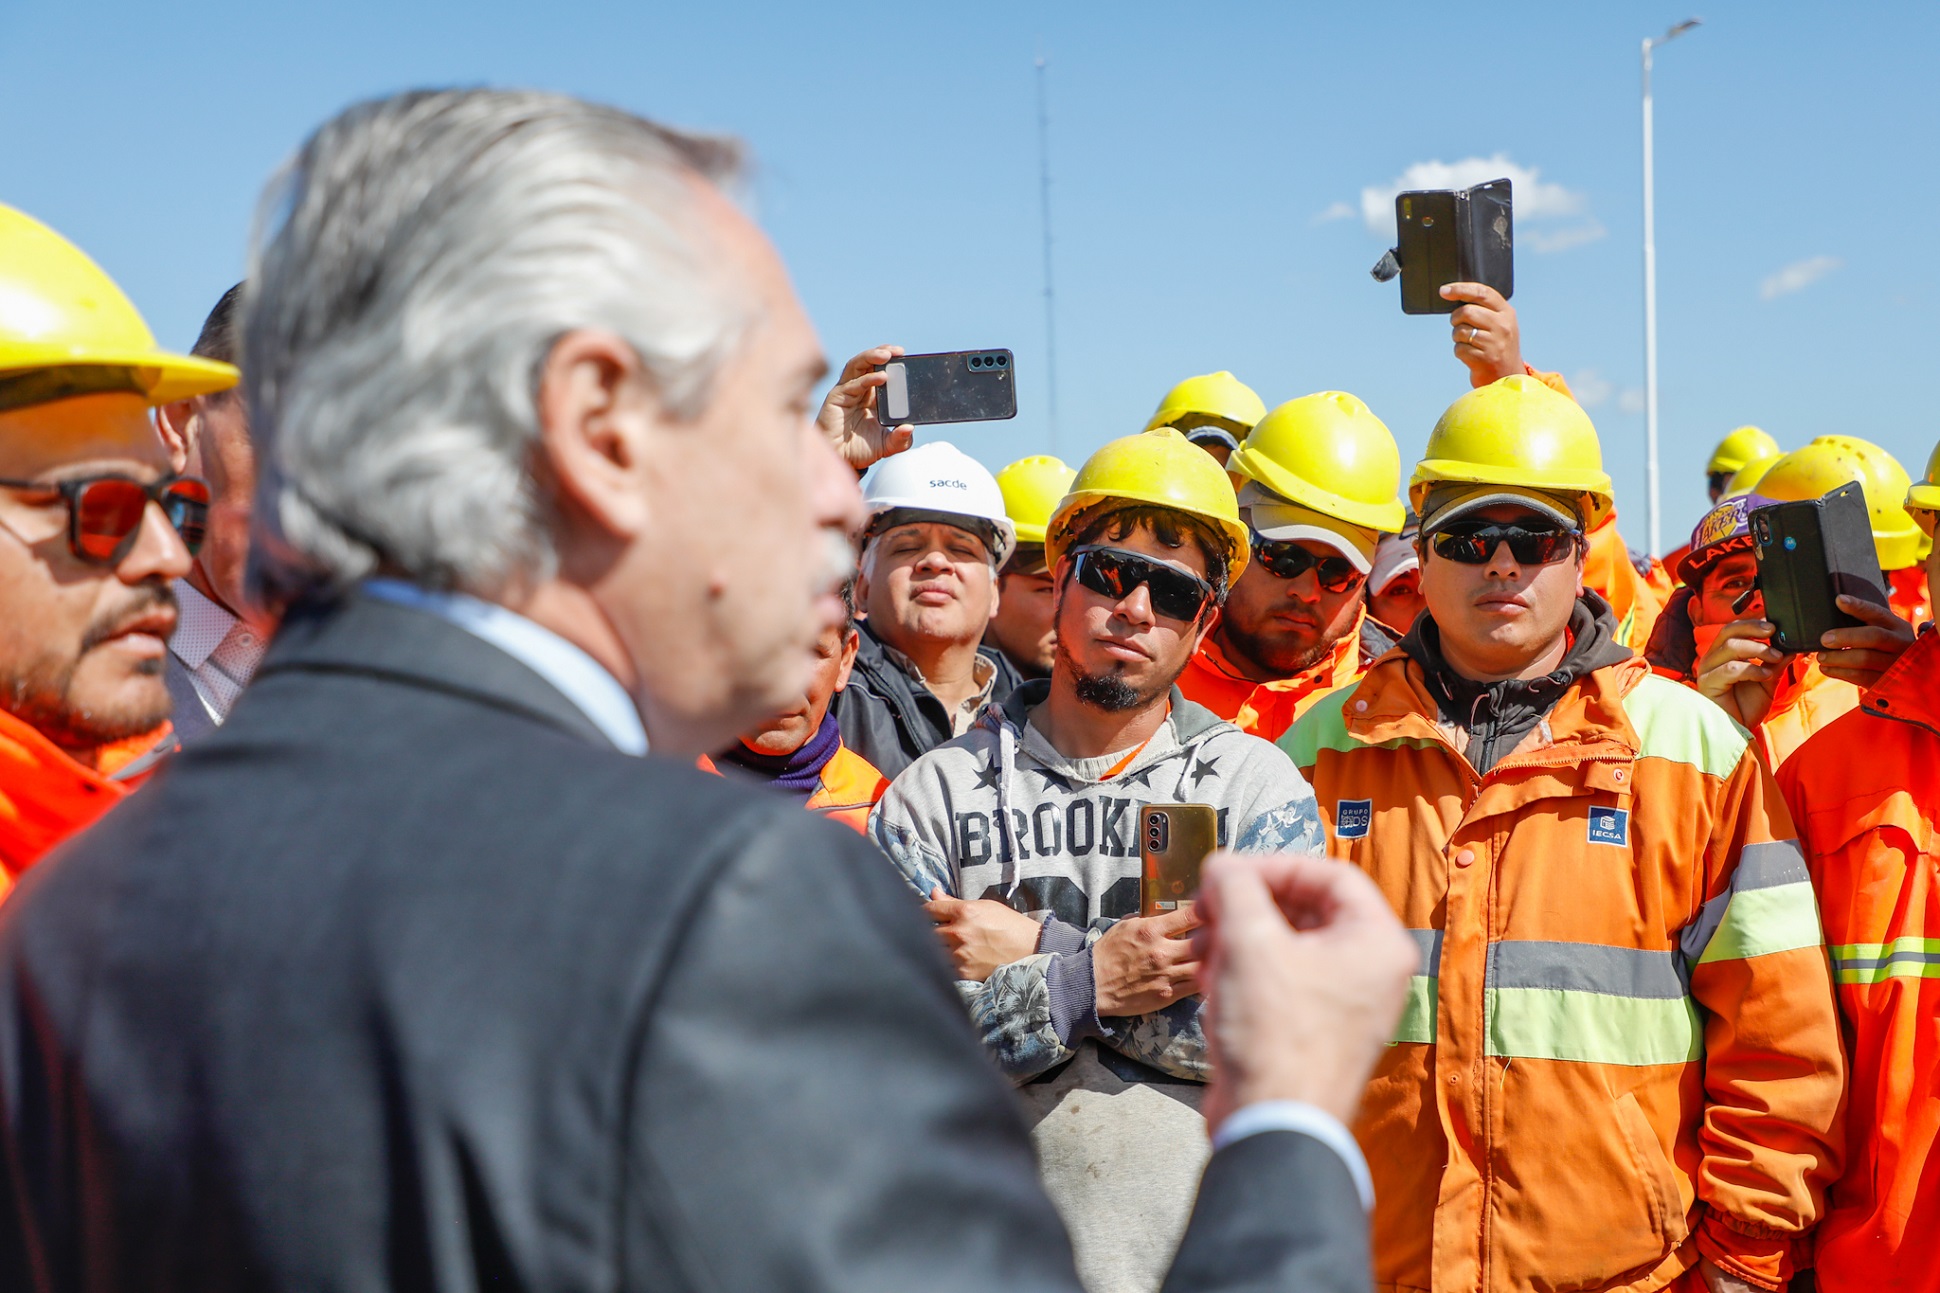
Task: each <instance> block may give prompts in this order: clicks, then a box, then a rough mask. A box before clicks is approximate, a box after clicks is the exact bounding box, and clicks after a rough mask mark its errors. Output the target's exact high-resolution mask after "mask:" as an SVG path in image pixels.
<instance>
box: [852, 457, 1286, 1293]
mask: <svg viewBox="0 0 1940 1293" xmlns="http://www.w3.org/2000/svg"><path fill="white" fill-rule="evenodd" d="M1045 556H1046V559H1047V560H1048V561H1049V563H1050V567H1051V570H1052V571H1053V572H1054V579H1055V581H1056V588H1057V607H1056V629H1057V650H1056V658H1055V661H1054V663H1053V665H1052V668H1051V676H1050V677H1049V678H1048V679H1041V680H1036V681H1032V682H1027V683H1023V684H1020V685H1019V686H1018V687H1017V689H1016V690H1014V691H1013V692H1012V693H1011V695H1010V697H1009V699H1008V700H1006V701H1005V702H1004V703H1002V704H1001V705H995V706H992V707H991V708H989V709H988V710H986V711H985V712H984V716H983V718H982V719H981V720H980V721H979V722H978V723H977V725H976V727H975V728H974V729H973V730H972V731H970V732H969V733H967V734H965V735H964V736H962V737H959V738H958V739H956V740H953V741H950V742H949V743H947V744H945V745H943V746H940V747H939V748H937V749H936V750H933V751H931V752H930V753H929V754H928V755H926V756H924V757H923V758H921V759H918V760H917V761H916V762H915V763H913V764H911V765H910V767H909V769H908V771H906V772H904V773H903V774H902V775H901V776H900V777H898V778H897V779H896V780H895V782H894V783H893V784H892V785H891V786H890V789H889V793H888V794H887V795H885V796H884V797H883V801H882V803H881V805H880V806H879V807H878V808H877V810H876V814H875V816H874V817H873V818H872V819H871V823H870V829H871V833H872V834H873V835H874V837H875V839H876V842H877V843H878V844H879V845H880V846H881V847H882V848H883V849H884V851H885V852H887V853H888V855H889V857H890V859H891V860H892V861H893V862H894V863H895V864H896V866H897V867H898V868H899V869H900V870H901V871H902V873H903V874H904V875H905V876H906V877H907V878H908V879H909V881H910V883H911V884H912V885H913V886H915V888H916V889H917V891H918V892H919V893H921V894H922V895H923V896H924V897H925V899H926V900H927V902H926V906H925V909H926V910H927V912H928V913H929V915H930V918H931V919H932V920H933V921H934V922H935V923H936V926H937V932H938V934H939V935H940V936H941V937H942V939H943V943H944V946H945V948H946V949H947V950H948V951H949V953H950V955H951V957H952V959H953V960H954V962H955V965H956V971H957V976H958V978H959V980H960V982H959V984H958V987H959V990H960V991H961V992H962V994H963V996H964V999H965V1002H966V1004H967V1005H968V1007H969V1010H970V1013H971V1017H972V1020H973V1022H974V1023H975V1024H976V1026H977V1029H978V1031H979V1032H980V1033H981V1034H982V1035H983V1038H984V1042H985V1044H986V1046H988V1048H989V1049H990V1051H991V1052H992V1054H993V1055H994V1056H995V1058H996V1060H997V1062H998V1063H999V1065H1001V1067H1002V1068H1003V1070H1004V1071H1005V1073H1007V1074H1008V1075H1009V1076H1010V1077H1011V1079H1012V1080H1013V1081H1015V1082H1017V1083H1019V1084H1020V1087H1021V1089H1022V1093H1023V1095H1024V1097H1025V1101H1026V1104H1027V1106H1028V1107H1029V1111H1030V1115H1031V1117H1032V1119H1033V1122H1034V1124H1035V1126H1034V1131H1033V1136H1034V1138H1035V1140H1036V1142H1037V1149H1038V1157H1039V1161H1040V1163H1041V1165H1042V1171H1043V1174H1044V1180H1045V1185H1046V1188H1047V1189H1048V1191H1049V1192H1050V1195H1051V1198H1052V1200H1053V1201H1054V1202H1055V1203H1056V1204H1057V1206H1058V1209H1059V1211H1060V1212H1061V1213H1062V1214H1063V1216H1064V1219H1065V1222H1066V1224H1067V1225H1068V1226H1069V1227H1070V1229H1071V1232H1072V1238H1073V1241H1074V1243H1075V1245H1076V1248H1077V1253H1078V1267H1079V1270H1080V1272H1081V1273H1082V1274H1083V1276H1084V1278H1085V1283H1086V1285H1087V1286H1088V1287H1091V1288H1111V1289H1119V1288H1126V1289H1152V1288H1156V1287H1157V1285H1158V1282H1159V1278H1160V1276H1161V1275H1162V1274H1163V1272H1164V1270H1165V1268H1166V1264H1167V1263H1168V1261H1169V1260H1170V1258H1171V1254H1172V1249H1173V1247H1174V1246H1175V1245H1176V1243H1177V1241H1178V1237H1179V1235H1180V1233H1181V1231H1182V1230H1183V1228H1184V1226H1185V1221H1186V1215H1187V1211H1188V1209H1189V1207H1190V1203H1191V1199H1192V1191H1193V1182H1194V1181H1195V1180H1196V1179H1197V1176H1198V1172H1199V1169H1200V1166H1201V1164H1202V1162H1203V1161H1204V1157H1205V1154H1206V1139H1205V1124H1204V1120H1203V1119H1202V1117H1201V1116H1200V1112H1199V1110H1200V1102H1201V1093H1202V1087H1201V1084H1202V1083H1204V1082H1205V1081H1206V1078H1207V1072H1208V1066H1207V1057H1206V1042H1205V1036H1204V1033H1203V1031H1202V1029H1201V1022H1200V998H1199V997H1198V996H1197V995H1196V994H1197V992H1198V990H1199V989H1198V985H1197V982H1196V975H1197V972H1198V968H1199V967H1198V964H1197V956H1196V954H1195V951H1194V945H1193V943H1192V942H1191V939H1190V935H1191V933H1192V930H1193V929H1194V927H1195V925H1196V924H1197V921H1196V920H1195V918H1194V915H1193V913H1192V911H1191V910H1190V909H1189V908H1188V909H1182V910H1178V911H1174V912H1171V913H1166V914H1160V915H1155V916H1149V917H1148V916H1141V915H1140V914H1139V912H1140V909H1141V908H1140V901H1139V898H1140V895H1139V888H1140V884H1139V881H1140V860H1139V838H1138V826H1137V817H1138V808H1139V805H1140V804H1142V803H1167V802H1183V801H1191V802H1195V803H1203V804H1210V805H1212V806H1213V807H1215V808H1216V809H1217V810H1218V812H1219V825H1220V843H1221V844H1227V843H1230V844H1231V846H1232V847H1233V848H1234V849H1236V850H1237V851H1240V852H1274V851H1280V850H1288V851H1293V852H1318V850H1319V847H1320V833H1319V823H1318V817H1317V815H1316V810H1315V807H1314V802H1313V796H1312V794H1311V793H1310V792H1309V791H1308V789H1307V787H1306V785H1305V783H1304V782H1302V780H1301V779H1300V777H1299V775H1298V774H1297V773H1296V772H1295V771H1294V769H1293V767H1292V765H1291V764H1289V763H1288V762H1287V761H1286V760H1285V759H1284V758H1282V757H1280V756H1279V755H1278V754H1277V753H1276V752H1275V751H1274V750H1273V749H1272V747H1271V746H1269V745H1268V744H1267V743H1266V742H1264V741H1261V740H1259V739H1257V738H1255V737H1251V736H1248V735H1246V734H1245V733H1243V732H1241V731H1240V730H1239V729H1238V728H1236V727H1234V726H1233V725H1232V724H1231V723H1227V722H1223V721H1221V720H1220V719H1219V717H1218V716H1217V715H1215V714H1213V713H1212V712H1210V711H1209V710H1207V709H1205V708H1203V707H1202V706H1199V705H1197V704H1194V703H1193V702H1192V701H1190V700H1188V699H1186V698H1185V697H1184V696H1183V695H1181V694H1180V692H1179V691H1178V689H1177V688H1176V686H1175V685H1174V684H1175V683H1176V681H1177V679H1178V677H1179V675H1180V673H1181V672H1182V671H1183V670H1184V669H1185V666H1186V661H1187V660H1188V659H1189V658H1190V657H1191V655H1192V653H1193V651H1194V650H1195V649H1197V647H1198V646H1199V644H1200V642H1201V640H1202V639H1203V638H1204V637H1205V635H1206V633H1207V632H1208V630H1209V628H1210V626H1211V623H1212V620H1213V617H1214V614H1215V612H1216V611H1217V608H1218V606H1219V603H1220V601H1221V600H1222V599H1223V598H1224V596H1225V593H1226V589H1227V587H1228V584H1229V581H1230V580H1231V578H1232V576H1233V575H1234V574H1236V573H1238V572H1240V571H1243V570H1244V569H1245V568H1246V562H1247V531H1246V527H1245V525H1244V523H1243V522H1242V521H1241V520H1240V517H1239V507H1238V503H1237V500H1236V499H1235V498H1234V495H1233V489H1232V485H1231V483H1230V482H1229V481H1228V480H1227V479H1226V475H1225V473H1224V472H1222V471H1221V470H1220V469H1219V465H1218V464H1217V463H1216V462H1214V461H1213V459H1212V458H1211V457H1210V456H1209V455H1207V454H1205V453H1203V452H1202V451H1200V450H1199V449H1198V448H1196V447H1194V446H1193V445H1192V444H1191V443H1190V442H1189V441H1187V440H1186V439H1185V438H1184V437H1183V436H1181V435H1180V434H1179V433H1178V432H1177V431H1175V430H1172V429H1171V428H1162V429H1160V430H1157V431H1151V432H1147V433H1145V434H1142V435H1135V436H1129V437H1126V438H1124V439H1121V440H1117V441H1114V442H1112V443H1111V444H1108V445H1106V446H1105V447H1104V448H1102V449H1100V450H1099V451H1098V452H1097V453H1096V454H1094V455H1093V456H1092V458H1091V460H1090V461H1089V462H1087V463H1086V464H1085V465H1084V467H1083V468H1082V469H1081V470H1080V471H1079V473H1078V475H1077V478H1076V479H1075V480H1074V481H1073V482H1072V486H1071V492H1070V493H1069V494H1067V495H1066V496H1065V498H1064V500H1063V502H1062V503H1060V504H1059V506H1058V509H1057V512H1056V513H1055V515H1054V516H1053V517H1052V519H1051V523H1050V525H1049V527H1048V529H1047V533H1046V537H1045Z"/></svg>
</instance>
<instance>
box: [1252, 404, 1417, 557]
mask: <svg viewBox="0 0 1940 1293" xmlns="http://www.w3.org/2000/svg"><path fill="white" fill-rule="evenodd" d="M1226 470H1227V471H1228V472H1231V473H1233V474H1235V475H1238V476H1241V477H1244V478H1245V479H1247V480H1252V481H1258V482H1259V483H1260V484H1261V485H1264V486H1265V487H1266V488H1267V489H1270V490H1272V491H1273V492H1274V493H1276V494H1278V495H1280V497H1282V498H1284V499H1286V500H1287V501H1289V502H1292V503H1298V504H1299V505H1300V506H1302V507H1307V508H1311V509H1313V510H1314V511H1316V512H1320V513H1322V514H1324V515H1326V516H1331V517H1333V518H1335V519H1336V520H1341V521H1346V522H1347V523H1348V524H1349V525H1358V526H1360V527H1361V528H1362V529H1364V530H1379V531H1381V532H1382V533H1384V534H1399V533H1401V527H1402V525H1403V524H1404V523H1405V522H1406V521H1407V518H1408V509H1407V508H1406V507H1405V506H1403V505H1402V502H1401V450H1400V449H1398V448H1396V447H1395V443H1394V435H1393V433H1391V432H1390V431H1389V430H1388V428H1387V424H1386V423H1384V422H1382V421H1381V419H1380V418H1377V417H1375V416H1374V412H1373V410H1371V409H1369V408H1368V406H1367V405H1365V404H1363V403H1361V401H1360V400H1358V399H1356V398H1355V397H1354V396H1352V395H1349V394H1347V393H1346V392H1345V391H1321V392H1320V393H1319V394H1317V395H1303V396H1302V397H1301V398H1299V399H1297V400H1289V401H1288V402H1287V403H1285V404H1282V405H1281V406H1280V407H1279V408H1277V409H1274V410H1273V411H1272V412H1271V413H1269V414H1267V415H1266V416H1265V417H1263V418H1261V419H1260V422H1259V425H1257V426H1255V427H1254V428H1253V430H1252V431H1251V432H1249V433H1248V434H1247V437H1246V442H1245V443H1244V444H1242V445H1240V447H1239V451H1238V452H1237V453H1235V454H1234V455H1233V456H1232V457H1231V458H1229V459H1227V460H1226Z"/></svg>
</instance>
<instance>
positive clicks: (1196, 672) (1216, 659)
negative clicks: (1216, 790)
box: [1178, 607, 1367, 741]
mask: <svg viewBox="0 0 1940 1293" xmlns="http://www.w3.org/2000/svg"><path fill="white" fill-rule="evenodd" d="M1366 618H1367V610H1366V608H1365V607H1364V608H1363V609H1362V610H1361V612H1360V614H1358V615H1356V616H1355V617H1354V627H1353V628H1351V629H1349V630H1348V631H1347V634H1346V636H1344V637H1342V638H1341V640H1340V641H1338V642H1336V643H1334V646H1333V649H1332V650H1331V651H1329V652H1328V653H1327V655H1326V656H1325V657H1324V658H1323V659H1322V660H1321V661H1320V663H1318V664H1316V665H1314V666H1313V668H1311V669H1308V670H1307V671H1306V672H1304V673H1299V674H1295V675H1294V676H1293V677H1291V678H1276V679H1274V680H1272V681H1271V682H1254V681H1253V680H1252V679H1251V678H1247V677H1245V676H1243V675H1242V674H1241V673H1240V671H1239V669H1238V668H1237V667H1236V666H1235V665H1234V664H1233V662H1232V660H1231V659H1230V658H1229V657H1228V656H1227V654H1226V652H1225V651H1224V650H1223V649H1221V647H1220V645H1219V643H1218V641H1217V640H1216V639H1217V638H1218V636H1219V630H1218V628H1217V627H1215V628H1214V629H1213V631H1212V632H1210V633H1208V634H1206V640H1205V641H1203V642H1201V643H1200V644H1199V649H1198V650H1197V651H1195V652H1194V653H1193V655H1192V659H1191V660H1189V661H1187V662H1186V671H1185V672H1184V673H1183V674H1180V675H1179V684H1178V686H1179V690H1180V691H1181V692H1183V693H1184V694H1185V698H1186V699H1187V700H1189V701H1192V702H1193V703H1194V704H1198V705H1204V706H1205V707H1206V708H1207V709H1210V710H1211V711H1212V712H1213V713H1215V714H1217V715H1219V716H1220V717H1221V718H1223V719H1225V720H1226V721H1227V722H1229V723H1231V724H1233V725H1234V726H1236V727H1238V728H1239V730H1240V731H1242V732H1250V733H1252V734H1253V735H1254V736H1257V737H1259V738H1260V739H1261V740H1265V741H1277V740H1279V739H1280V736H1281V734H1282V733H1283V732H1285V731H1286V730H1287V729H1288V728H1289V727H1292V726H1293V724H1294V722H1295V720H1297V719H1298V718H1299V717H1300V716H1301V715H1302V714H1304V713H1306V712H1307V711H1308V710H1309V709H1311V708H1313V706H1314V704H1315V703H1316V702H1317V701H1319V700H1320V698H1321V697H1322V696H1325V695H1326V694H1327V693H1328V692H1330V691H1333V690H1334V689H1335V688H1336V687H1345V686H1346V685H1347V684H1348V683H1351V682H1353V681H1355V680H1356V679H1357V678H1359V677H1360V676H1361V675H1362V674H1363V673H1364V672H1366V666H1365V665H1364V664H1363V663H1362V662H1361V624H1362V623H1363V622H1364V621H1365V620H1366Z"/></svg>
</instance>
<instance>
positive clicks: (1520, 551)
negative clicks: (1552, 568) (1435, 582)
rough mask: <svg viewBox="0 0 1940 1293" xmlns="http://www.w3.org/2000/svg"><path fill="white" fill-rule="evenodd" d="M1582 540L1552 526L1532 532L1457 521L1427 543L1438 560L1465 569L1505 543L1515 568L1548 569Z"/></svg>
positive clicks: (1483, 561) (1484, 561) (1579, 535)
mask: <svg viewBox="0 0 1940 1293" xmlns="http://www.w3.org/2000/svg"><path fill="white" fill-rule="evenodd" d="M1582 537H1583V536H1582V533H1581V532H1580V531H1577V530H1559V529H1556V528H1555V527H1554V526H1543V527H1539V528H1533V529H1532V528H1529V527H1527V526H1521V525H1501V524H1498V523H1497V522H1494V521H1474V522H1469V523H1466V524H1465V523H1463V522H1460V521H1458V522H1456V523H1455V524H1454V525H1451V526H1449V527H1448V528H1447V529H1446V530H1437V531H1436V532H1435V535H1434V537H1433V538H1431V539H1430V540H1428V544H1429V546H1430V547H1431V548H1433V549H1434V551H1435V555H1436V556H1438V557H1446V558H1448V560H1450V561H1455V562H1459V563H1461V564H1462V565H1464V566H1480V565H1485V564H1487V562H1488V560H1489V558H1490V557H1492V556H1494V555H1495V550H1496V545H1498V544H1503V543H1506V544H1508V545H1509V555H1510V556H1512V557H1514V558H1515V559H1516V563H1517V564H1518V565H1524V566H1547V565H1549V564H1551V563H1552V562H1557V561H1561V560H1563V559H1564V558H1566V557H1569V556H1572V555H1574V553H1575V552H1576V545H1577V543H1578V541H1579V540H1581V539H1582Z"/></svg>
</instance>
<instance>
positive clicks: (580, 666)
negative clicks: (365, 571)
mask: <svg viewBox="0 0 1940 1293" xmlns="http://www.w3.org/2000/svg"><path fill="white" fill-rule="evenodd" d="M363 590H364V592H365V593H366V594H367V595H368V596H371V597H375V598H377V599H378V600H380V601H386V602H391V603H393V604H394V605H398V606H409V607H412V608H414V609H416V610H421V611H428V612H429V613H431V614H433V615H436V616H437V617H438V618H439V619H441V620H445V621H446V622H448V623H451V624H455V625H457V626H458V627H459V628H461V629H464V630H465V631H466V632H467V633H470V634H472V635H473V636H475V637H478V638H480V639H482V640H484V641H486V642H489V643H491V644H492V645H493V646H495V647H497V648H498V649H499V650H501V651H503V652H505V654H507V655H509V656H511V657H512V658H513V659H514V660H517V661H518V662H519V663H521V664H523V665H525V666H526V667H527V668H529V669H531V670H532V672H534V673H536V674H538V675H539V676H540V677H541V678H544V679H545V680H546V681H547V682H549V683H551V684H552V685H553V686H554V687H556V688H557V689H558V690H559V693H560V694H561V695H562V696H564V697H565V698H566V699H567V700H570V701H571V702H572V703H573V704H574V705H576V706H577V707H578V708H579V710H580V712H581V713H583V714H585V715H586V717H587V718H588V719H590V720H591V721H592V723H593V725H594V726H595V727H597V728H599V730H600V731H601V732H603V733H605V735H606V739H607V740H609V741H611V742H613V745H614V748H616V749H618V750H619V751H620V752H621V753H622V754H632V755H642V754H645V753H646V752H647V729H646V728H645V727H644V726H643V725H642V724H641V722H640V711H639V710H637V709H635V708H634V705H633V698H632V697H631V696H628V695H627V694H626V688H624V687H622V686H620V684H619V682H618V680H617V679H615V678H614V677H613V675H612V674H610V673H608V672H607V671H606V669H605V668H604V667H602V666H601V665H600V663H599V661H597V660H595V659H593V657H592V656H590V655H587V654H586V653H585V652H584V651H582V650H580V649H579V648H578V647H576V646H574V645H573V644H572V643H570V642H568V641H567V640H566V639H565V638H562V637H560V636H559V635H558V634H557V633H554V632H553V631H552V630H551V629H548V628H543V627H541V626H540V625H538V624H535V623H534V622H533V621H531V620H529V619H527V618H526V617H525V616H523V615H521V614H519V613H518V612H517V611H509V610H507V609H506V608H505V607H503V606H499V605H497V604H495V603H493V602H488V601H483V600H481V599H479V598H477V597H472V596H469V595H468V594H465V593H439V592H432V591H430V590H429V589H424V588H419V587H418V586H417V585H416V584H410V583H406V582H405V581H404V580H402V579H367V580H365V581H364V585H363Z"/></svg>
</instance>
